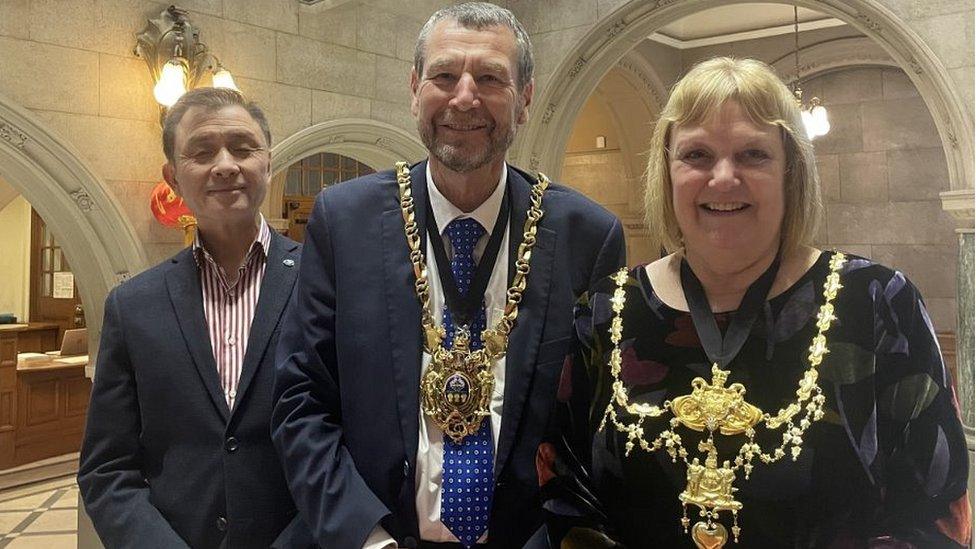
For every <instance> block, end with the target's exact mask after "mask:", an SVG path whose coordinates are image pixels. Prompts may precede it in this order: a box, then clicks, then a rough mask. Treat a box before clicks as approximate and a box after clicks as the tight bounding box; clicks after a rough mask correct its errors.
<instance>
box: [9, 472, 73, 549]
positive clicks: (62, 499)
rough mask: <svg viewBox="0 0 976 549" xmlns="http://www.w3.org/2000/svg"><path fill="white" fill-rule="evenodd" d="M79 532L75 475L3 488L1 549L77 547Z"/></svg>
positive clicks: (70, 548)
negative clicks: (31, 484)
mask: <svg viewBox="0 0 976 549" xmlns="http://www.w3.org/2000/svg"><path fill="white" fill-rule="evenodd" d="M77 533H78V486H77V485H76V484H75V480H74V478H73V477H65V478H62V479H57V480H53V481H50V482H45V483H43V484H37V485H33V486H27V487H22V488H14V489H11V490H8V491H4V492H0V549H28V548H30V549H62V548H63V549H75V547H77V544H78V540H77V538H78V536H77Z"/></svg>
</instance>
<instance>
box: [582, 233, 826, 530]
mask: <svg viewBox="0 0 976 549" xmlns="http://www.w3.org/2000/svg"><path fill="white" fill-rule="evenodd" d="M845 261H846V259H845V257H844V254H842V253H839V252H838V253H834V254H833V255H832V256H831V258H830V274H828V275H827V278H826V280H825V281H824V286H823V295H824V304H823V305H822V306H821V307H820V310H819V312H818V313H817V323H816V326H817V335H815V336H814V337H813V341H812V343H811V345H810V355H809V357H808V360H809V362H810V367H809V368H808V369H807V370H806V372H804V374H803V377H802V378H801V379H800V381H799V383H798V385H799V386H798V388H797V390H796V400H795V401H794V402H792V403H790V404H789V405H787V406H786V407H785V408H782V409H780V410H779V411H778V412H777V413H776V414H775V415H772V414H769V413H767V412H765V411H763V410H761V409H760V408H757V407H756V406H753V405H752V404H749V403H748V402H747V401H746V400H745V395H746V388H745V386H744V385H742V384H741V383H733V384H732V385H730V386H728V387H726V386H725V382H726V380H727V379H728V375H729V372H727V371H725V370H722V369H721V368H719V367H718V364H717V363H716V364H712V371H711V374H712V381H711V383H708V382H706V381H705V380H704V379H703V378H701V377H696V378H695V379H693V380H692V382H691V387H692V390H691V394H687V395H682V396H679V397H677V398H675V399H674V400H665V401H664V403H663V404H662V405H661V406H655V405H651V404H639V403H632V402H630V397H629V396H628V394H627V389H626V388H625V387H624V384H623V382H622V381H621V380H620V369H621V351H620V339H621V335H622V333H623V318H622V312H623V309H624V303H625V302H626V293H625V291H624V285H625V284H626V283H627V279H628V273H627V270H626V269H621V270H620V271H618V272H617V273H616V274H614V275H613V280H614V282H616V284H617V287H616V289H615V290H614V293H613V298H611V300H610V303H611V306H612V309H613V312H614V316H613V319H612V321H611V325H610V342H611V343H612V344H613V350H612V351H611V353H610V375H611V377H612V378H613V387H612V396H611V399H610V403H609V404H608V405H607V409H606V411H605V412H604V415H603V420H602V421H601V422H600V430H603V428H604V427H605V426H606V423H607V420H608V419H609V420H610V422H611V423H612V424H613V425H614V427H616V429H617V430H618V431H620V432H621V433H626V434H627V444H626V455H630V452H631V450H633V449H634V447H635V446H636V445H639V446H640V448H642V449H643V450H645V451H647V452H653V451H655V450H659V449H661V448H662V447H663V448H664V449H665V450H666V451H667V452H668V455H669V456H670V457H671V461H672V462H674V463H677V461H678V458H681V460H682V461H684V463H685V465H686V466H687V474H686V482H687V484H686V487H685V490H684V491H683V492H681V493H680V494H679V495H678V499H679V500H680V501H681V510H682V517H681V525H682V527H684V530H685V533H688V527H689V525H690V524H691V521H690V520H689V519H688V505H694V506H695V507H698V509H699V516H700V517H701V518H702V519H703V520H701V521H698V522H697V523H695V525H694V526H693V527H692V528H691V538H692V540H693V541H694V542H695V545H696V546H697V547H698V548H699V549H705V548H708V549H717V548H720V547H722V546H724V545H725V543H726V541H727V540H728V532H727V531H726V529H725V526H723V525H722V524H721V523H720V522H718V519H719V517H720V515H719V513H720V512H723V511H724V512H731V513H732V524H733V526H732V536H733V538H734V539H735V541H736V543H738V541H739V534H740V533H741V528H740V527H739V523H738V513H739V511H740V510H741V509H742V503H741V502H739V501H736V499H735V497H734V496H733V492H735V491H737V490H738V488H735V487H733V486H732V484H733V483H734V482H735V480H736V476H735V475H736V472H737V471H738V470H739V469H742V470H743V472H744V473H745V478H746V480H748V479H749V475H750V473H751V472H752V468H753V465H752V462H753V459H754V458H755V457H756V456H758V457H759V459H760V461H762V462H763V463H773V462H776V461H778V460H779V459H781V458H782V457H783V456H785V455H786V448H787V447H788V446H789V447H790V455H791V457H792V458H793V461H796V459H797V458H798V457H799V456H800V449H801V447H802V445H803V434H804V433H805V432H806V430H807V429H808V428H809V427H810V425H811V424H813V422H815V421H817V420H819V419H820V418H822V417H823V405H824V401H825V400H826V397H824V395H823V392H822V391H821V389H820V386H819V385H818V384H817V378H818V375H819V374H818V370H817V367H818V366H820V363H821V362H823V357H824V355H825V354H827V353H828V350H827V337H826V335H825V334H826V332H827V330H828V329H829V328H830V325H831V323H832V322H833V321H834V320H835V319H836V317H835V316H834V306H833V300H834V298H835V297H837V293H838V291H839V290H840V289H841V288H842V286H841V284H840V269H841V267H842V266H843V265H844V262H845ZM617 407H619V408H621V409H623V410H625V411H626V412H627V413H628V414H631V415H632V416H635V417H636V420H634V421H632V422H630V423H627V422H626V421H624V420H621V418H620V417H618V415H617ZM669 410H670V411H671V413H672V416H673V417H672V418H671V419H670V421H669V424H668V425H669V428H668V429H665V430H663V431H661V432H660V433H659V434H658V435H657V436H656V437H655V438H654V440H653V441H651V442H648V441H647V439H646V438H645V437H644V420H646V419H648V418H657V417H660V416H662V415H664V414H665V413H666V412H668V411H669ZM804 410H805V412H804V414H803V415H802V417H801V418H800V420H799V422H798V423H797V422H796V421H795V419H796V417H797V414H799V413H800V412H801V411H804ZM760 422H762V423H763V424H764V425H765V426H766V428H767V429H769V430H775V429H779V428H781V427H785V429H784V432H783V442H782V444H780V445H779V446H778V447H776V448H775V449H774V450H773V451H772V452H769V453H767V452H764V451H763V450H762V449H761V448H760V447H759V444H757V443H756V441H755V434H756V432H755V429H754V427H755V426H756V424H758V423H760ZM679 425H683V426H684V427H686V428H688V429H691V430H694V431H698V432H703V431H707V432H708V437H707V438H706V439H705V440H702V441H701V442H699V443H698V451H699V452H700V453H704V454H705V463H704V464H702V463H701V461H700V460H699V458H698V457H695V458H693V459H692V460H691V461H689V460H688V450H686V449H685V447H684V444H683V443H682V440H681V435H680V434H678V433H677V432H676V428H677V427H678V426H679ZM716 431H718V432H719V433H720V434H721V435H724V436H733V435H740V434H745V436H746V441H745V443H743V444H742V446H741V448H740V449H739V452H738V454H737V455H736V456H735V458H734V460H733V461H732V462H731V463H730V462H729V461H728V460H725V461H723V462H722V464H721V465H719V462H718V450H717V448H716V447H715V438H714V436H715V432H716Z"/></svg>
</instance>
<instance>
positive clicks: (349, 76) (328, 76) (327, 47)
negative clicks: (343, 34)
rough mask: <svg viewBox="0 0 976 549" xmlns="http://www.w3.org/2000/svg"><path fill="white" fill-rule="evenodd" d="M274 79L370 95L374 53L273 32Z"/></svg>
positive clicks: (334, 90)
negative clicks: (274, 34) (276, 74)
mask: <svg viewBox="0 0 976 549" xmlns="http://www.w3.org/2000/svg"><path fill="white" fill-rule="evenodd" d="M276 51H277V69H278V71H277V72H278V81H279V82H283V83H286V84H291V85H293V86H302V87H305V88H313V89H319V90H325V91H331V92H337V93H344V94H348V95H358V96H360V97H371V96H372V95H373V81H374V78H375V70H376V56H375V55H373V54H371V53H365V52H361V51H357V50H353V49H349V48H344V47H342V46H336V45H334V44H326V43H323V42H318V41H316V40H311V39H308V38H304V37H300V36H294V35H290V34H284V33H278V34H277V48H276Z"/></svg>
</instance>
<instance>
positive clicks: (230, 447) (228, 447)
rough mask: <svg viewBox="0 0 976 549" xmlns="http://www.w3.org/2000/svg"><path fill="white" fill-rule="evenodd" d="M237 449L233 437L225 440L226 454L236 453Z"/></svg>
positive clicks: (235, 440)
mask: <svg viewBox="0 0 976 549" xmlns="http://www.w3.org/2000/svg"><path fill="white" fill-rule="evenodd" d="M237 448H238V444H237V439H236V438H234V437H230V438H228V439H227V441H226V442H224V449H225V450H227V451H228V452H236V451H237Z"/></svg>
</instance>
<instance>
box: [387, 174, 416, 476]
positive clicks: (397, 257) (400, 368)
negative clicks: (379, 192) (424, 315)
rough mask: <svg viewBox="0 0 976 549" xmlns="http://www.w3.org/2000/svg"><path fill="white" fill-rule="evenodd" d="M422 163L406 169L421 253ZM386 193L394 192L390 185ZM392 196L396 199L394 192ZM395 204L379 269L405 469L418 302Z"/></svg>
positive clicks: (412, 458) (410, 455)
mask: <svg viewBox="0 0 976 549" xmlns="http://www.w3.org/2000/svg"><path fill="white" fill-rule="evenodd" d="M426 168H427V163H426V162H420V163H419V164H416V165H415V166H414V167H413V169H411V170H410V179H411V187H410V188H411V192H412V194H413V202H414V212H415V215H416V220H417V225H418V227H420V236H421V249H422V250H424V251H425V254H426V242H427V240H426V238H424V234H425V233H424V231H423V227H424V226H425V225H424V223H426V218H427V211H426V208H425V207H424V204H426V200H427V174H426ZM391 192H396V191H395V190H394V189H391ZM391 198H395V195H394V196H392V197H391ZM395 203H396V204H397V207H395V208H392V209H389V210H386V211H385V212H383V214H382V219H381V223H382V229H381V230H382V233H383V270H384V273H385V277H386V284H385V285H384V289H385V291H386V306H387V315H388V318H389V327H390V335H389V337H390V352H391V354H392V358H393V373H394V377H395V379H396V392H397V410H398V412H399V416H400V433H401V435H402V436H403V447H404V448H405V449H406V453H407V460H408V461H409V463H410V469H411V470H413V469H414V467H415V465H416V460H417V442H418V436H419V426H418V418H419V417H420V416H419V414H420V391H419V387H420V364H421V359H422V352H423V350H422V349H421V327H420V302H419V301H418V300H417V294H416V293H415V290H414V282H415V281H416V275H415V274H414V271H413V264H412V263H411V262H410V254H409V249H408V248H407V240H406V236H405V235H404V232H403V215H402V213H401V210H400V208H399V200H398V199H397V200H396V201H395Z"/></svg>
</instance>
